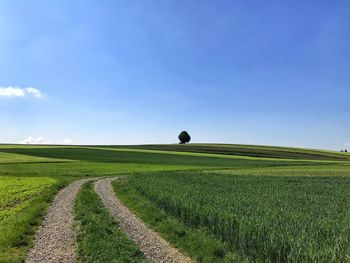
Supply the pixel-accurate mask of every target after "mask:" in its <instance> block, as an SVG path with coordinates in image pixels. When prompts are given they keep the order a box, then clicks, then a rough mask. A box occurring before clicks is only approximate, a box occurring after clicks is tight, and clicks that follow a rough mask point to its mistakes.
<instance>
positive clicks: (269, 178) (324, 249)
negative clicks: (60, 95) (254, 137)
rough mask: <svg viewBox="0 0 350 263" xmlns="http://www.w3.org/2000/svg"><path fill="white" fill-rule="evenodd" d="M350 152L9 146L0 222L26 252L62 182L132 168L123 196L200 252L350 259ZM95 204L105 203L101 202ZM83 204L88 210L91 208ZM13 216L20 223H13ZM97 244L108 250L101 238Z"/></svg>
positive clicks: (4, 253)
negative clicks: (349, 226)
mask: <svg viewBox="0 0 350 263" xmlns="http://www.w3.org/2000/svg"><path fill="white" fill-rule="evenodd" d="M349 157H350V155H348V154H346V153H338V152H332V151H322V150H309V149H297V148H282V147H268V146H245V145H222V144H216V145H208V144H190V145H144V146H64V147H63V146H25V145H0V189H1V192H0V195H1V196H0V197H1V199H2V201H1V203H0V204H1V206H0V230H2V229H7V230H6V231H7V232H6V231H5V230H3V231H0V233H1V235H0V254H1V256H0V262H16V261H14V259H15V260H17V261H18V262H21V260H23V258H24V256H25V253H26V251H27V250H28V248H29V247H30V246H31V242H32V238H33V234H34V231H35V229H36V227H37V225H38V224H39V223H40V220H41V218H42V216H43V214H44V213H45V210H46V208H47V206H48V204H49V203H50V201H51V200H52V198H53V196H54V194H55V193H56V192H57V190H58V189H59V188H60V187H62V186H63V185H66V184H67V183H68V182H71V181H74V180H77V179H80V178H86V177H92V176H93V177H95V176H115V175H128V177H127V180H124V181H122V180H121V181H118V182H116V185H115V187H116V190H117V189H120V191H117V193H118V195H120V197H121V198H122V200H123V201H124V202H125V203H126V204H127V205H128V206H129V207H131V208H132V209H134V211H135V213H137V214H138V215H139V216H140V217H141V218H143V219H144V220H145V222H147V223H148V224H150V225H151V226H152V227H154V228H155V229H156V230H157V231H158V232H160V233H161V234H162V235H164V236H165V238H166V239H168V240H169V241H170V242H172V243H173V244H174V245H175V246H177V247H180V248H181V249H183V250H184V251H186V252H187V253H188V254H189V255H191V256H192V257H193V258H197V259H198V260H199V261H203V262H218V261H225V260H226V261H227V262H235V261H240V260H247V261H252V260H253V259H254V260H255V259H256V260H260V261H262V262H264V261H269V260H270V261H274V260H275V261H276V260H277V259H281V260H282V261H290V262H305V261H310V262H311V261H312V260H314V259H315V258H316V259H318V258H317V257H320V256H322V257H324V258H325V259H327V260H329V261H334V262H341V261H344V260H345V261H348V260H349V258H348V256H349V252H348V249H347V247H346V246H348V243H347V239H348V238H350V234H349V233H348V232H347V229H346V227H345V225H346V224H345V222H346V221H347V220H349V219H350V218H349V217H350V215H348V213H347V204H346V200H347V199H348V197H349V196H348V195H349V194H348V192H349V191H348V190H349V189H348V187H347V185H348V179H347V178H348V175H350V160H349ZM122 182H123V183H122ZM118 183H119V184H118ZM121 183H122V184H121ZM117 184H118V185H117ZM117 186H118V187H117ZM89 191H90V190H89V189H88V188H84V192H83V194H82V196H81V195H80V199H79V200H80V202H81V203H80V204H81V205H82V204H84V199H86V200H87V199H89V198H92V199H94V200H95V196H94V195H93V194H92V193H90V192H89ZM26 194H27V195H26ZM5 195H7V197H5ZM16 196H17V197H16ZM24 196H25V197H24ZM12 197H13V198H15V199H14V200H12V199H11V198H12ZM22 197H23V198H22ZM6 198H7V199H6ZM92 199H91V200H92ZM89 200H90V199H89ZM135 200H138V202H135ZM91 202H92V204H95V203H94V202H95V201H91ZM28 204H30V205H28ZM140 204H143V205H140ZM16 207H17V208H16ZM11 209H18V210H13V211H14V212H13V213H12V214H15V215H16V216H15V219H14V220H12V221H11V220H10V219H7V218H6V215H7V214H8V216H9V215H10V214H11V212H9V211H10V210H11ZM86 209H88V210H86V211H91V212H92V213H94V211H95V212H96V207H86ZM78 211H80V212H81V214H80V218H83V217H84V216H83V214H82V213H83V212H84V211H83V207H82V206H80V208H79V209H78ZM86 211H85V212H86ZM208 211H210V216H208V213H209V212H208ZM96 213H97V215H96V217H93V216H92V217H90V218H86V220H92V221H93V220H96V221H97V220H102V219H101V218H99V217H98V214H99V213H103V212H102V211H99V212H96ZM317 214H318V215H321V216H319V217H317V216H316V215H317ZM8 218H10V217H8ZM16 220H20V223H18V222H19V221H18V222H17V221H16ZM210 220H214V221H210ZM11 222H16V225H19V226H20V227H18V228H14V227H11ZM101 224H103V225H104V226H105V227H106V229H109V230H107V231H109V232H110V231H114V230H116V228H114V227H115V226H113V224H112V225H111V223H110V221H108V220H107V219H106V221H105V222H102V221H101ZM297 225H298V226H299V225H300V228H297V227H296V226H297ZM209 226H210V227H209ZM111 229H112V230H111ZM317 229H318V230H319V231H318V230H317ZM320 229H321V230H320ZM95 230H96V229H92V230H91V235H92V237H94V236H95V235H97V234H98V232H96V231H95ZM297 230H298V231H297ZM299 230H300V231H299ZM89 231H90V230H89ZM89 231H85V232H84V233H85V235H86V236H83V235H80V240H85V241H86V244H85V245H84V246H85V248H87V249H88V250H89V249H90V248H92V247H93V246H91V247H90V248H89V245H92V244H89V243H90V241H89V240H91V236H90V237H89V236H88V233H89ZM101 231H102V230H101ZM4 233H5V234H4ZM116 233H117V232H116ZM11 235H12V236H13V238H10V236H11ZM118 235H119V234H118ZM89 238H90V239H89ZM11 240H12V241H11ZM318 240H319V241H318ZM85 241H84V242H85ZM112 241H113V240H111V242H112ZM321 241H323V242H322V244H321ZM110 244H112V243H110ZM257 244H259V245H257ZM106 247H108V245H106ZM98 251H100V252H101V253H102V252H103V246H102V245H101V246H98ZM315 251H318V252H317V253H316V252H315ZM86 253H88V252H86ZM113 257H118V256H117V255H115V256H113ZM106 262H114V261H109V260H107V261H106ZM115 262H117V261H115Z"/></svg>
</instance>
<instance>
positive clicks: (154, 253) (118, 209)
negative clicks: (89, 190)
mask: <svg viewBox="0 0 350 263" xmlns="http://www.w3.org/2000/svg"><path fill="white" fill-rule="evenodd" d="M115 179H116V178H114V179H113V178H107V179H101V180H98V181H96V182H95V190H96V193H97V194H98V195H99V196H100V198H101V200H102V202H103V203H104V205H105V206H106V207H107V208H108V210H109V211H110V213H111V215H112V216H113V217H114V218H115V219H116V220H117V221H118V222H119V224H120V226H121V227H122V229H123V230H124V232H125V233H126V234H127V235H128V236H129V237H130V238H131V239H133V240H134V241H135V242H136V243H137V245H138V246H139V247H140V249H141V251H142V252H143V253H144V254H145V256H146V258H147V259H148V260H150V261H152V262H155V263H167V262H169V263H170V262H179V263H189V262H193V261H192V260H191V259H190V258H188V257H186V256H184V255H182V254H181V253H180V252H179V251H178V250H176V249H175V248H173V247H172V246H170V244H169V243H168V242H166V241H165V240H164V239H163V238H161V237H160V236H159V235H158V234H157V233H156V232H154V231H153V230H151V229H149V228H148V227H147V226H146V225H145V224H144V223H143V222H142V221H141V220H140V219H138V218H137V217H136V216H135V215H134V214H133V213H131V212H130V210H129V209H128V208H127V207H126V206H124V205H123V204H122V203H121V202H120V201H119V199H118V198H117V197H116V195H115V193H114V191H113V187H112V184H111V182H112V181H113V180H115Z"/></svg>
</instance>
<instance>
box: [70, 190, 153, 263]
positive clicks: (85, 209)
mask: <svg viewBox="0 0 350 263" xmlns="http://www.w3.org/2000/svg"><path fill="white" fill-rule="evenodd" d="M75 215H76V220H77V231H78V253H79V259H80V261H81V262H84V263H90V262H91V263H92V262H93V263H98V262H101V263H102V262H103V263H109V262H110V263H112V262H113V263H119V262H120V263H122V262H123V263H133V262H135V263H137V262H147V261H146V259H145V257H144V255H143V254H142V252H141V251H140V250H139V248H138V247H137V245H136V244H135V243H134V242H132V241H131V240H130V239H129V238H128V237H127V236H126V235H125V234H124V233H123V231H122V230H121V228H120V227H119V224H118V223H117V222H116V221H114V220H113V218H112V217H111V216H110V215H109V213H108V211H107V210H106V208H105V207H104V205H103V203H102V201H101V200H100V199H99V197H98V196H97V194H96V193H95V192H94V190H93V185H92V184H91V183H88V184H86V185H84V186H83V188H82V189H81V191H80V192H79V193H78V196H77V199H76V203H75Z"/></svg>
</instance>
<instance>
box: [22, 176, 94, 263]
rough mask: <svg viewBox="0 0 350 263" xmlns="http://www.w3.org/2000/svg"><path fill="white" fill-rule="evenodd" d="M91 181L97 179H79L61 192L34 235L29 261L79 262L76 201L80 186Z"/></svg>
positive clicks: (28, 255)
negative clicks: (75, 225)
mask: <svg viewBox="0 0 350 263" xmlns="http://www.w3.org/2000/svg"><path fill="white" fill-rule="evenodd" d="M91 180H94V178H90V179H83V180H79V181H77V182H74V183H72V184H70V185H68V186H66V187H65V188H63V189H62V190H60V191H59V192H58V194H57V195H56V197H55V199H54V201H53V203H52V205H51V206H50V208H49V210H48V213H47V215H46V216H45V218H44V222H43V224H42V225H41V226H40V227H39V230H38V232H37V234H36V235H35V242H34V246H33V248H32V249H30V250H29V252H28V254H27V259H26V261H25V262H26V263H44V262H45V263H58V262H64V263H76V262H77V254H76V234H75V231H74V227H73V224H74V215H73V210H74V200H75V197H76V195H77V193H78V191H79V189H80V188H81V186H82V185H83V184H84V183H86V182H88V181H91Z"/></svg>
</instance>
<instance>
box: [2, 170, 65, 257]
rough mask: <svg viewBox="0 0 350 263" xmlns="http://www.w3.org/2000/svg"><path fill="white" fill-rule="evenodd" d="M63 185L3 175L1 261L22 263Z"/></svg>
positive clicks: (49, 181)
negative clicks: (49, 205) (49, 206)
mask: <svg viewBox="0 0 350 263" xmlns="http://www.w3.org/2000/svg"><path fill="white" fill-rule="evenodd" d="M58 187H59V182H58V180H56V179H53V178H48V177H5V176H0V262H22V261H23V257H24V256H25V252H26V248H27V247H28V244H29V243H30V241H31V238H32V234H33V228H34V226H35V225H36V224H37V223H38V220H39V218H40V217H41V215H42V213H43V211H44V210H45V208H46V207H47V202H49V201H50V199H51V198H52V196H53V195H54V194H55V193H56V189H57V188H58Z"/></svg>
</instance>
